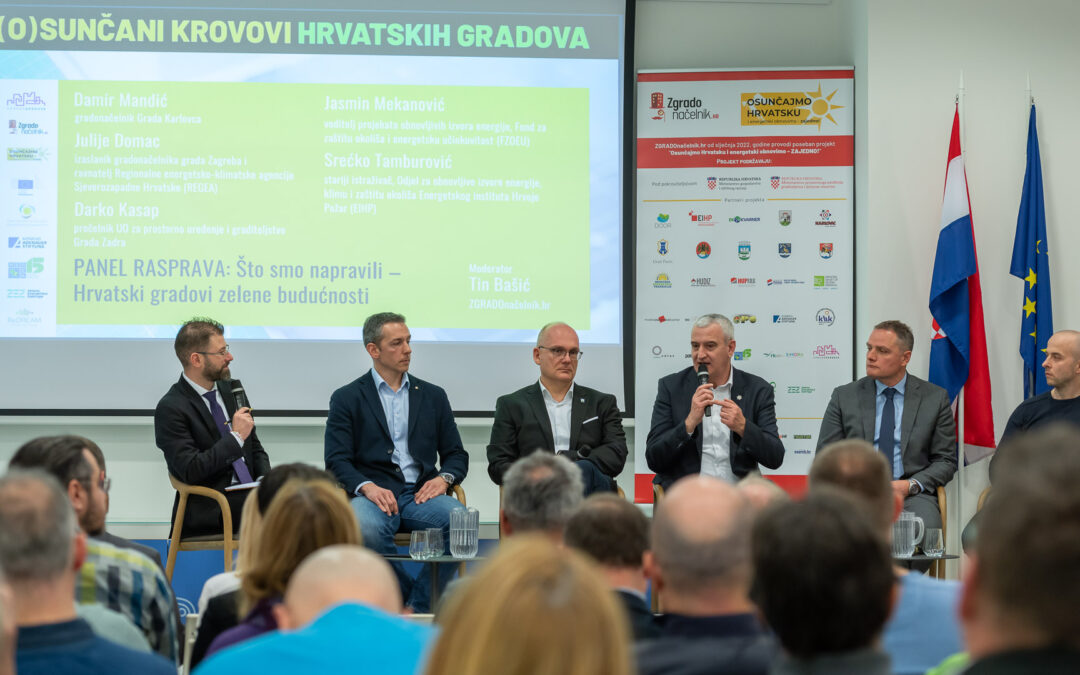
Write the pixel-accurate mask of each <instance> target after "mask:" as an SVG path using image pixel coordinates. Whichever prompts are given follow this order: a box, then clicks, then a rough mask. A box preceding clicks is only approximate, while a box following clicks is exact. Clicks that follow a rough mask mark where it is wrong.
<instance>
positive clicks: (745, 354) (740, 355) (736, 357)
mask: <svg viewBox="0 0 1080 675" xmlns="http://www.w3.org/2000/svg"><path fill="white" fill-rule="evenodd" d="M731 359H732V360H733V361H747V360H749V359H750V350H749V349H744V350H742V351H739V350H735V353H734V354H732V355H731Z"/></svg>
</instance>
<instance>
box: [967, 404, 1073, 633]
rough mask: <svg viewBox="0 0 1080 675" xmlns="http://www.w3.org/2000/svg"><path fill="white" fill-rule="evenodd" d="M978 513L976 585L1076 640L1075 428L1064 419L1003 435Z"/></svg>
mask: <svg viewBox="0 0 1080 675" xmlns="http://www.w3.org/2000/svg"><path fill="white" fill-rule="evenodd" d="M1007 445H1008V447H1007V451H1006V452H1004V453H1002V455H1001V458H1000V461H999V463H998V464H999V466H998V468H997V479H996V481H995V482H994V498H993V499H991V500H988V501H987V502H986V506H985V507H984V508H983V510H982V511H981V512H980V514H979V535H978V538H977V539H976V541H975V554H976V559H977V560H978V570H979V575H978V579H979V582H978V583H979V586H980V590H981V592H982V593H984V594H985V595H986V596H988V597H989V598H990V599H991V600H992V601H993V602H994V604H995V605H997V606H998V607H1000V608H1003V609H1004V610H1005V611H1007V612H1008V614H1009V616H1010V618H1011V619H1012V620H1015V621H1016V622H1019V623H1021V624H1023V625H1025V626H1027V627H1029V628H1031V629H1034V630H1036V631H1038V632H1039V633H1041V634H1042V635H1043V636H1045V637H1046V638H1047V641H1048V642H1058V643H1064V644H1067V645H1069V646H1070V647H1071V648H1073V649H1077V648H1080V612H1077V609H1076V608H1077V606H1080V491H1078V490H1077V485H1078V484H1080V432H1077V430H1076V428H1075V427H1071V426H1069V425H1066V424H1055V425H1053V426H1047V427H1045V428H1043V429H1041V430H1039V431H1037V432H1031V433H1026V434H1018V435H1016V436H1014V437H1011V438H1010V439H1009V441H1008V444H1007Z"/></svg>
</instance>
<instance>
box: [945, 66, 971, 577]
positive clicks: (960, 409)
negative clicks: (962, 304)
mask: <svg viewBox="0 0 1080 675" xmlns="http://www.w3.org/2000/svg"><path fill="white" fill-rule="evenodd" d="M956 105H957V110H958V113H959V115H960V156H961V157H964V149H965V148H966V147H967V144H966V143H965V142H964V130H965V129H966V127H967V125H966V124H964V71H963V69H961V70H960V83H959V84H958V85H957V88H956ZM963 161H964V183H965V185H966V184H967V158H964V160H963ZM969 215H971V217H972V218H974V214H969ZM966 389H967V384H966V383H965V385H964V386H963V387H961V389H960V393H959V394H957V396H956V412H957V415H956V440H957V451H958V454H957V457H956V491H955V492H956V502H955V503H956V507H955V508H953V509H950V511H952V513H950V514H949V519H950V520H952V521H953V523H952V525H951V526H950V527H949V529H950V530H952V532H953V537H954V540H955V541H956V542H959V541H960V534H961V532H960V528H961V527H963V525H962V523H963V522H964V519H963V516H962V514H961V511H962V510H963V499H962V498H961V497H962V495H963V486H964V464H965V463H966V462H965V457H966V448H965V447H964V392H965V390H966ZM946 545H948V542H946ZM957 562H958V567H959V569H958V570H957V578H963V574H964V556H963V555H961V556H960V558H959V559H958V560H957Z"/></svg>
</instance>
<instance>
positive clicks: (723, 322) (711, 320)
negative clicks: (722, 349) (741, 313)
mask: <svg viewBox="0 0 1080 675" xmlns="http://www.w3.org/2000/svg"><path fill="white" fill-rule="evenodd" d="M713 324H716V325H718V326H720V330H722V331H724V339H725V340H727V341H728V342H731V341H732V340H734V339H735V325H734V324H733V323H731V319H729V318H727V317H726V316H724V315H723V314H702V315H701V316H699V317H698V318H697V319H696V320H695V321H694V328H706V327H708V326H711V325H713Z"/></svg>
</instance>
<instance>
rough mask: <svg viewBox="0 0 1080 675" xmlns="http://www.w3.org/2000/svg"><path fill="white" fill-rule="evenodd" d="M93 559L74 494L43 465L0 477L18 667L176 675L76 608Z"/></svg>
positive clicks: (1, 533)
mask: <svg viewBox="0 0 1080 675" xmlns="http://www.w3.org/2000/svg"><path fill="white" fill-rule="evenodd" d="M85 557H86V534H85V533H84V532H83V531H82V530H80V529H79V528H78V525H77V523H76V521H75V513H74V511H73V510H72V508H71V503H70V502H69V501H68V497H67V495H65V494H64V492H63V490H62V489H61V487H60V484H59V483H58V482H57V481H56V479H55V478H53V477H52V476H50V475H49V474H47V473H45V472H44V471H39V470H13V471H10V472H9V473H8V474H7V475H6V476H4V477H3V478H0V566H3V568H4V572H5V574H6V575H7V578H8V581H9V583H10V585H11V593H12V598H13V599H14V605H15V623H16V625H17V626H18V636H17V638H16V641H17V642H16V651H15V665H16V672H19V673H22V674H23V675H27V674H31V675H33V674H35V673H42V674H43V675H44V674H49V675H51V674H52V673H63V672H80V673H102V674H103V675H104V674H105V673H109V674H112V673H120V674H124V673H139V674H142V673H149V674H151V675H155V674H156V675H169V674H172V673H175V672H176V669H175V666H174V665H173V664H171V663H169V662H168V661H167V660H165V659H164V658H162V657H160V656H158V655H155V654H147V653H143V652H137V651H135V650H132V649H128V648H126V647H122V646H120V645H118V644H115V643H113V642H110V641H108V640H106V639H104V638H102V637H99V636H96V635H94V633H93V631H92V630H91V629H90V626H89V624H87V623H86V621H84V620H83V619H80V618H79V617H78V614H77V613H76V611H75V600H74V598H75V581H76V578H77V575H78V569H79V567H81V566H82V564H83V561H84V560H85Z"/></svg>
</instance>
